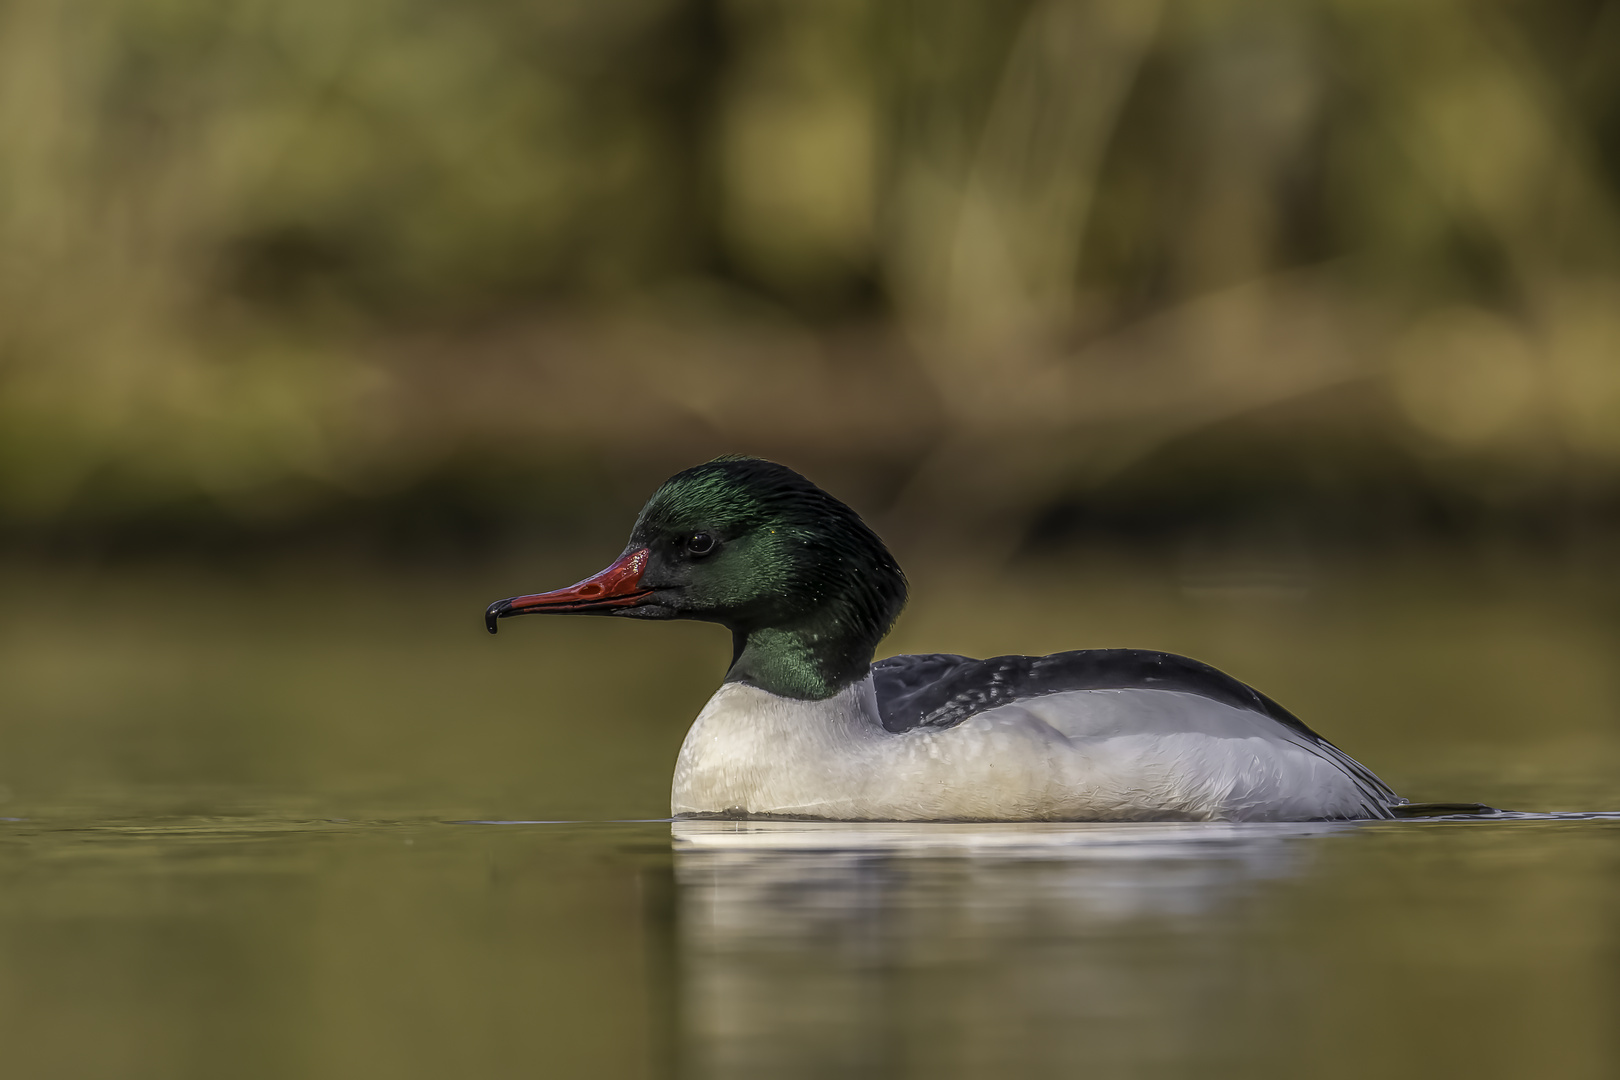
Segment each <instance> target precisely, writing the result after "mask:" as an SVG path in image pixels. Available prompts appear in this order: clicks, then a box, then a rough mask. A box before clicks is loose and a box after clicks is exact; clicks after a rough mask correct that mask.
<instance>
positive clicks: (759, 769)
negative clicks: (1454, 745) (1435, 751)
mask: <svg viewBox="0 0 1620 1080" xmlns="http://www.w3.org/2000/svg"><path fill="white" fill-rule="evenodd" d="M905 601H906V578H905V575H904V574H903V573H902V572H901V570H900V566H899V564H897V563H896V562H895V560H894V557H893V556H892V555H890V554H889V551H888V549H887V548H886V547H884V545H883V541H882V540H880V539H878V536H877V534H876V533H874V532H873V531H872V530H871V529H870V528H869V527H868V526H867V525H866V523H865V522H864V521H862V520H861V518H860V516H859V515H858V514H856V513H855V511H854V510H852V509H850V508H849V507H848V506H846V505H844V504H843V503H842V502H840V501H839V500H837V499H835V498H834V497H833V496H831V495H829V494H827V493H826V492H825V491H823V490H821V489H820V488H819V487H817V486H816V485H815V484H813V483H811V482H810V481H809V480H807V479H805V478H804V477H803V476H800V475H799V474H798V473H796V472H794V471H793V470H792V469H789V468H787V467H785V466H783V465H778V464H776V463H774V462H770V461H764V460H761V459H759V458H748V457H722V458H717V459H715V460H714V461H710V462H707V463H705V464H703V465H698V466H695V467H693V468H690V469H687V470H685V471H683V472H680V473H677V474H676V475H674V476H672V477H670V479H669V480H667V481H665V483H664V484H663V485H662V486H661V487H660V488H659V489H658V490H657V491H656V492H654V493H653V496H652V498H651V499H649V500H648V501H647V504H646V506H644V507H643V508H642V510H641V514H640V515H639V516H638V517H637V519H636V523H635V527H634V528H633V529H632V530H631V533H630V542H629V544H628V545H627V546H626V547H625V549H624V552H623V554H621V555H620V556H619V558H618V560H617V561H615V562H614V563H613V564H612V565H611V566H609V567H608V568H607V569H605V570H603V571H602V572H601V573H598V574H596V575H594V576H592V577H589V578H586V579H585V580H584V581H581V582H579V583H577V584H575V585H570V586H569V587H568V588H566V589H557V590H555V591H553V592H545V593H534V594H531V595H527V596H514V597H511V598H509V599H506V600H497V601H496V602H495V603H493V604H491V605H490V606H489V608H488V610H487V611H486V612H485V625H486V626H487V627H488V629H489V632H490V633H492V634H493V633H495V630H496V620H497V619H500V618H503V617H506V616H510V615H530V614H542V613H558V612H566V613H574V614H589V615H619V616H627V617H630V618H639V619H698V620H702V621H705V622H715V623H719V624H720V625H722V626H724V627H726V628H727V629H729V630H730V631H731V634H732V660H731V668H730V670H729V671H727V672H726V677H725V681H724V682H723V683H722V684H721V686H720V689H719V690H718V691H716V692H715V694H714V696H713V697H712V698H710V699H709V702H708V704H707V705H705V706H704V708H703V710H702V712H700V713H699V714H698V717H697V719H696V721H694V722H693V724H692V727H691V730H690V731H689V732H688V733H687V736H686V741H685V743H684V744H682V746H681V751H680V757H679V758H678V760H677V761H676V764H675V779H674V785H673V789H672V791H671V797H670V803H671V806H670V809H671V812H672V814H673V815H674V816H675V817H681V818H684V817H728V818H738V817H767V818H770V817H775V818H820V819H829V820H836V821H1144V820H1190V821H1306V820H1325V819H1359V818H1389V817H1393V816H1396V815H1397V814H1398V813H1400V811H1401V810H1403V809H1406V806H1405V804H1406V800H1405V799H1402V798H1400V797H1399V796H1397V795H1396V794H1395V793H1394V792H1393V791H1391V790H1390V789H1389V787H1388V786H1386V785H1385V784H1384V783H1383V781H1381V780H1379V779H1378V777H1376V776H1374V775H1373V774H1372V773H1371V772H1370V771H1368V770H1367V769H1366V768H1365V767H1363V766H1362V765H1360V764H1359V763H1358V762H1356V761H1354V760H1353V759H1352V758H1350V756H1349V755H1347V754H1345V753H1344V752H1343V751H1341V750H1340V749H1339V748H1338V747H1336V746H1334V745H1333V744H1332V743H1330V742H1328V741H1327V740H1326V739H1324V738H1322V737H1321V736H1320V735H1318V734H1316V733H1315V732H1314V731H1312V730H1311V729H1310V728H1308V727H1306V726H1305V724H1304V723H1302V722H1301V721H1300V720H1299V719H1298V718H1297V717H1295V716H1294V715H1293V714H1292V713H1290V712H1289V711H1288V710H1286V709H1284V708H1283V707H1282V706H1281V705H1278V704H1277V703H1276V702H1274V701H1272V700H1271V699H1270V698H1268V697H1266V696H1265V695H1264V694H1262V693H1260V692H1259V691H1257V690H1255V689H1253V688H1251V687H1249V686H1246V685H1245V684H1243V683H1241V682H1239V681H1238V680H1236V679H1234V678H1232V677H1231V676H1229V675H1227V674H1225V673H1223V672H1221V671H1217V670H1216V669H1215V668H1213V667H1210V666H1209V665H1208V664H1203V663H1200V662H1198V661H1197V660H1191V659H1188V658H1187V657H1184V656H1176V655H1174V654H1171V653H1163V652H1151V651H1146V650H1141V649H1084V650H1080V651H1076V652H1062V653H1054V654H1052V655H1050V656H997V657H992V658H990V659H988V660H975V659H971V658H969V657H965V656H954V655H948V654H931V655H920V656H891V657H889V658H887V659H884V660H879V661H878V662H877V663H875V664H874V663H873V662H872V656H873V653H874V652H875V650H876V648H877V645H878V642H879V641H881V640H882V638H883V636H884V635H885V634H887V633H888V631H889V628H890V627H891V626H892V625H893V624H894V621H895V618H896V617H897V616H898V615H899V614H900V609H901V608H902V607H903V606H904V605H905ZM1412 809H1416V808H1415V807H1413V808H1412Z"/></svg>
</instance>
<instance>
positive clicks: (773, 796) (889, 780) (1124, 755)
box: [671, 677, 1388, 821]
mask: <svg viewBox="0 0 1620 1080" xmlns="http://www.w3.org/2000/svg"><path fill="white" fill-rule="evenodd" d="M1341 759H1342V761H1343V762H1348V759H1346V758H1343V756H1342V755H1340V754H1338V753H1337V752H1336V751H1333V750H1331V749H1330V748H1327V747H1323V746H1320V745H1318V744H1316V743H1314V742H1313V741H1312V740H1310V739H1309V738H1308V737H1306V736H1304V735H1302V734H1300V733H1298V732H1296V731H1294V730H1293V729H1291V728H1288V727H1285V726H1284V725H1282V724H1279V723H1277V722H1276V721H1274V720H1271V719H1269V718H1268V717H1265V716H1261V715H1260V714H1258V713H1254V712H1250V711H1248V710H1245V709H1239V708H1235V707H1233V706H1230V705H1223V704H1221V703H1220V702H1218V701H1212V700H1210V699H1209V698H1206V697H1202V696H1200V695H1198V694H1190V693H1184V692H1181V691H1174V690H1073V691H1069V692H1067V693H1062V694H1052V695H1049V696H1046V697H1040V698H1033V699H1030V700H1028V701H1022V702H1018V703H1016V704H1013V705H1003V706H1001V707H1000V708H996V709H990V710H988V711H986V712H982V713H980V714H978V715H977V716H974V717H972V718H970V719H968V720H965V721H963V722H962V723H960V724H958V725H956V726H955V727H950V728H944V729H938V728H916V729H913V730H911V731H907V732H903V733H900V734H892V733H890V732H888V731H886V730H884V728H883V726H882V724H881V723H880V722H879V720H878V711H877V699H876V697H875V695H874V691H873V688H872V680H871V678H870V677H868V678H867V679H866V680H864V681H862V682H859V683H856V684H855V685H853V686H850V687H847V688H846V689H844V690H843V691H841V692H840V693H839V694H837V695H836V696H834V697H831V698H828V699H827V700H826V701H797V700H794V699H791V698H783V697H778V696H776V695H775V694H772V693H769V692H767V691H765V690H761V689H759V688H758V687H754V686H747V685H744V684H741V683H726V684H725V685H723V686H721V687H720V689H719V690H718V691H716V692H715V695H714V697H712V698H710V699H709V703H708V704H707V705H705V706H704V708H703V711H702V712H701V713H699V714H698V718H697V720H696V721H695V722H694V723H693V724H692V729H691V731H689V732H688V733H687V736H686V742H685V743H683V744H682V746H681V754H680V759H679V760H678V761H677V762H676V765H675V782H674V789H673V791H672V793H671V810H672V811H673V812H674V813H675V814H676V815H677V816H679V815H685V814H731V815H736V814H750V815H755V814H772V815H791V816H796V817H814V818H826V819H831V820H838V821H938V820H957V821H1145V820H1154V819H1157V820H1190V821H1305V820H1313V819H1323V818H1366V817H1387V816H1388V811H1387V810H1386V809H1385V807H1384V805H1383V803H1381V802H1380V801H1379V800H1378V798H1377V797H1376V796H1375V795H1374V794H1372V793H1370V792H1367V791H1365V790H1363V787H1362V786H1361V785H1358V784H1357V782H1356V780H1355V778H1354V777H1353V776H1352V775H1351V773H1350V772H1349V768H1351V767H1353V764H1351V765H1347V764H1343V763H1341Z"/></svg>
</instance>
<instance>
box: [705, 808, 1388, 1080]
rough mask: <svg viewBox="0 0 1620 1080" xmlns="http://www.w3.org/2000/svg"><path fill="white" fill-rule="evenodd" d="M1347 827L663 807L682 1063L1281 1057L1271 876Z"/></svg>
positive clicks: (1302, 988)
mask: <svg viewBox="0 0 1620 1080" xmlns="http://www.w3.org/2000/svg"><path fill="white" fill-rule="evenodd" d="M1357 827H1358V826H1356V825H1355V824H1351V823H1334V824H1328V823H1291V824H1276V825H1263V824H1208V823H1196V824H1194V823H1187V824H1182V823H1151V824H1148V823H1143V824H1105V825H1092V824H1047V825H1025V824H1010V825H970V824H962V825H946V824H926V825H917V824H912V825H906V824H840V823H822V822H759V821H749V822H736V821H677V822H676V823H675V825H674V827H673V828H674V846H675V853H676V854H675V863H676V865H675V873H676V881H677V885H678V888H679V896H680V906H679V912H680V916H679V918H680V962H681V982H682V988H681V989H682V993H681V1000H682V1006H681V1012H682V1017H681V1027H682V1029H683V1039H682V1041H683V1043H684V1046H683V1053H682V1058H683V1065H684V1068H683V1073H684V1074H689V1075H695V1076H704V1077H761V1076H771V1077H796V1076H907V1075H923V1074H927V1075H929V1076H980V1075H985V1076H989V1075H1019V1076H1041V1075H1058V1074H1062V1075H1078V1074H1079V1073H1078V1072H1077V1071H1076V1070H1081V1071H1084V1072H1085V1073H1086V1074H1087V1075H1110V1074H1114V1073H1130V1074H1132V1075H1137V1074H1140V1073H1141V1071H1142V1070H1143V1069H1144V1068H1145V1069H1147V1070H1148V1071H1149V1072H1152V1071H1155V1070H1157V1069H1159V1068H1175V1069H1179V1068H1182V1067H1187V1066H1201V1067H1204V1068H1206V1069H1214V1070H1215V1071H1216V1072H1223V1071H1226V1070H1232V1071H1233V1072H1234V1073H1236V1072H1242V1071H1247V1070H1253V1069H1255V1068H1257V1067H1258V1068H1262V1069H1263V1070H1265V1067H1266V1066H1268V1065H1272V1066H1276V1067H1277V1068H1279V1069H1281V1068H1283V1067H1284V1066H1285V1064H1286V1062H1285V1059H1286V1058H1287V1057H1288V1056H1289V1040H1288V1038H1287V1036H1286V1032H1287V1030H1288V1028H1289V1023H1288V1018H1289V1016H1290V1015H1291V1013H1292V1012H1293V1010H1294V1007H1295V1006H1294V1002H1295V1001H1297V1000H1298V999H1299V996H1300V995H1302V994H1304V993H1307V992H1308V985H1307V984H1308V981H1309V972H1307V971H1304V970H1301V967H1300V965H1299V964H1298V962H1297V961H1295V960H1294V959H1291V955H1290V952H1291V951H1290V949H1289V948H1288V947H1287V935H1286V932H1282V933H1279V932H1278V931H1277V929H1276V927H1277V922H1278V920H1276V919H1275V918H1274V916H1275V914H1276V911H1277V907H1278V904H1277V903H1276V901H1275V894H1276V893H1277V892H1278V888H1277V886H1278V883H1280V882H1281V881H1283V880H1284V879H1287V878H1290V877H1291V876H1294V875H1296V874H1298V873H1299V872H1300V871H1301V870H1302V869H1303V868H1304V867H1305V865H1306V864H1307V863H1308V862H1309V861H1310V860H1311V858H1312V849H1313V848H1314V847H1315V845H1313V844H1311V843H1309V842H1308V840H1309V838H1312V837H1321V836H1327V835H1331V834H1334V833H1342V832H1344V831H1346V830H1353V829H1355V828H1357ZM1284 922H1286V920H1284ZM1265 1071H1269V1070H1265Z"/></svg>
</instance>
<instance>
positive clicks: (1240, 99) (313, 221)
mask: <svg viewBox="0 0 1620 1080" xmlns="http://www.w3.org/2000/svg"><path fill="white" fill-rule="evenodd" d="M1617 193H1620V4H1616V3H1614V2H1613V0H1608V2H1604V0H1543V2H1541V3H1533V4H1532V3H1526V2H1523V0H1487V2H1466V3H1465V2H1462V0H1431V2H1426V3H1422V4H1410V3H1394V2H1380V0H1308V2H1299V0H1291V2H1283V0H1185V2H1155V0H1045V2H1022V3H993V2H990V0H932V2H928V3H923V2H921V0H893V2H889V3H876V2H862V0H820V2H817V3H788V2H785V0H729V2H721V0H595V2H592V3H585V2H582V0H546V2H543V3H527V4H519V3H510V2H507V0H472V2H468V3H462V4H457V5H444V4H428V3H422V2H420V0H353V2H348V3H343V4H333V3H329V2H317V0H283V2H281V3H276V4H266V3H253V2H244V3H233V4H210V3H201V2H198V0H120V2H112V0H90V2H85V3H79V4H72V5H69V4H64V3H61V2H60V0H14V2H13V3H10V4H7V5H5V7H4V8H3V9H0V520H4V521H5V522H8V523H9V525H10V527H11V528H12V529H13V530H18V529H20V530H24V531H26V530H29V529H46V530H47V531H48V530H49V529H51V528H55V527H58V526H60V525H61V523H63V522H74V521H79V522H90V523H92V524H93V525H95V527H97V528H104V529H108V530H112V531H114V532H116V531H117V530H119V529H121V528H124V527H126V526H127V525H128V523H129V522H131V521H134V520H137V519H144V518H150V517H151V516H153V515H158V516H162V515H165V514H168V515H181V516H182V517H183V516H184V514H186V513H191V512H193V511H195V510H196V509H197V508H198V507H201V508H204V510H205V511H206V513H207V514H211V515H214V516H215V517H219V518H221V519H224V520H229V521H235V522H239V523H246V526H247V527H249V528H258V527H260V526H264V525H265V523H272V524H274V523H283V524H284V523H286V522H297V521H301V520H313V519H314V518H316V517H319V516H320V515H321V514H329V513H330V512H331V508H332V507H334V506H345V505H362V506H363V505H368V504H375V503H377V501H378V500H384V501H386V500H387V499H388V498H391V497H393V495H395V494H398V493H401V492H405V493H409V492H420V491H424V490H425V491H434V492H438V493H439V496H445V493H446V492H449V493H451V494H450V495H449V496H447V497H448V498H449V501H450V502H451V503H454V504H456V505H462V504H467V505H485V504H488V505H496V504H499V503H502V502H503V501H505V500H507V499H509V498H511V497H513V496H514V495H515V496H516V497H518V498H529V499H539V498H543V497H548V496H549V497H553V498H555V497H557V496H558V495H559V493H566V492H569V491H572V490H574V489H575V488H577V487H578V486H579V485H580V484H582V483H584V482H587V481H594V480H596V479H599V478H600V477H602V476H604V475H606V476H626V477H633V478H635V483H629V482H628V481H627V482H626V483H625V485H624V491H622V492H621V491H620V490H619V489H617V488H615V489H613V490H612V495H611V498H609V499H608V501H610V502H615V505H616V504H617V502H623V501H633V498H634V497H639V494H640V487H641V485H642V483H643V482H644V481H645V480H646V479H647V478H649V477H652V476H654V475H656V474H658V473H661V472H663V471H664V470H666V469H669V468H674V467H678V466H680V465H682V464H686V463H688V462H689V461H691V460H692V459H693V458H695V457H700V456H702V455H705V454H708V453H713V452H720V451H732V450H748V451H754V452H761V453H766V454H771V455H775V456H779V457H783V458H785V459H787V460H789V461H791V462H793V463H795V464H798V465H800V466H801V467H806V468H812V469H819V470H822V472H821V473H820V474H819V475H821V476H823V478H827V477H831V478H833V479H836V480H840V481H842V482H843V483H845V484H846V485H848V486H849V488H850V489H851V491H852V493H853V494H854V495H856V496H857V497H858V498H860V499H862V500H864V505H866V506H868V507H872V508H878V509H882V508H887V511H888V512H889V514H890V515H891V517H892V518H893V520H894V521H897V522H902V523H904V522H913V523H921V524H923V525H930V524H936V523H942V522H948V523H952V524H955V525H964V524H973V523H983V522H993V523H995V529H996V530H998V531H999V532H1000V533H1005V534H1007V535H1026V534H1027V533H1028V532H1029V531H1030V530H1031V529H1032V528H1035V527H1036V525H1037V523H1038V522H1039V521H1041V520H1055V519H1053V518H1052V516H1051V515H1052V510H1053V508H1054V507H1061V506H1071V507H1072V506H1075V505H1080V506H1088V505H1094V504H1097V500H1098V499H1103V501H1104V502H1106V498H1104V495H1100V494H1099V493H1104V494H1106V492H1108V491H1109V490H1111V489H1124V490H1132V491H1146V490H1150V489H1151V491H1152V492H1153V495H1152V499H1153V500H1155V505H1168V506H1172V507H1173V506H1180V505H1193V504H1194V503H1196V502H1197V500H1198V498H1200V497H1201V496H1203V495H1207V494H1208V492H1209V491H1211V490H1215V489H1222V487H1223V485H1225V486H1226V487H1233V486H1234V485H1235V488H1243V487H1244V485H1246V484H1250V483H1251V480H1252V477H1254V476H1255V475H1262V476H1271V475H1273V474H1276V475H1283V476H1284V479H1283V480H1281V481H1277V482H1276V483H1272V482H1271V481H1269V480H1268V481H1264V482H1263V483H1261V487H1265V486H1266V485H1267V484H1271V486H1272V487H1274V488H1277V490H1279V491H1281V492H1282V495H1280V496H1278V497H1279V498H1282V499H1283V501H1285V502H1286V501H1289V500H1294V501H1298V500H1299V499H1305V500H1307V501H1308V500H1309V499H1311V498H1315V497H1317V496H1320V497H1321V499H1323V500H1325V501H1326V502H1328V503H1334V504H1336V505H1342V506H1351V507H1352V509H1353V510H1354V512H1355V513H1357V514H1361V513H1363V512H1365V513H1368V514H1373V515H1374V516H1376V514H1377V513H1380V512H1381V511H1379V510H1378V509H1377V508H1378V507H1380V506H1385V505H1386V503H1387V500H1386V502H1380V501H1379V499H1378V498H1376V497H1370V496H1367V495H1366V493H1367V492H1368V491H1372V492H1374V493H1376V492H1380V491H1388V490H1395V489H1401V490H1405V489H1409V488H1414V487H1415V488H1417V489H1421V490H1422V491H1424V492H1428V493H1431V495H1432V493H1435V492H1438V493H1440V495H1441V496H1442V497H1450V495H1453V494H1454V495H1456V496H1457V497H1458V498H1464V499H1469V500H1474V501H1483V502H1485V503H1493V502H1494V503H1504V504H1508V505H1516V506H1541V505H1544V504H1545V503H1546V502H1547V501H1548V500H1551V501H1553V502H1556V503H1558V504H1559V505H1580V506H1600V505H1603V506H1606V505H1611V504H1613V503H1614V502H1615V494H1614V493H1615V492H1616V491H1617V490H1620V205H1617ZM1256 431H1260V432H1262V435H1260V436H1256V435H1255V434H1254V433H1255V432H1256ZM1266 432H1269V433H1270V434H1265V433H1266ZM1256 438H1258V439H1259V442H1258V444H1257V445H1260V446H1261V448H1262V449H1261V450H1260V451H1259V452H1257V453H1249V454H1247V456H1246V457H1245V456H1244V454H1243V453H1236V452H1230V448H1231V447H1232V446H1239V445H1246V443H1245V440H1248V442H1249V443H1254V441H1255V439H1256ZM1178 455H1179V456H1178ZM1188 459H1191V460H1194V461H1196V462H1199V463H1201V464H1200V466H1199V468H1197V469H1192V470H1190V471H1189V469H1188V468H1187V467H1186V464H1185V462H1186V461H1187V460H1188ZM1177 462H1181V464H1177ZM1212 462H1213V464H1211V463H1212ZM1223 463H1224V464H1223ZM1301 463H1303V464H1301ZM1290 470H1291V471H1290ZM503 477H506V478H508V479H502V478H503ZM514 477H515V479H511V478H514ZM491 478H494V479H491ZM480 485H482V486H480ZM1212 485H1213V486H1212ZM1279 485H1280V486H1279ZM439 496H435V498H439ZM597 497H598V498H600V497H601V496H597ZM443 501H444V500H443V498H440V502H441V503H442V502H443ZM187 508H190V509H189V510H188V509H187ZM965 508H972V509H971V511H969V510H967V509H965ZM1396 516H1397V517H1399V515H1396ZM1401 520H1403V521H1405V520H1407V519H1405V518H1402V519H1401Z"/></svg>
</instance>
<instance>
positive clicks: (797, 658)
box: [726, 603, 887, 701]
mask: <svg viewBox="0 0 1620 1080" xmlns="http://www.w3.org/2000/svg"><path fill="white" fill-rule="evenodd" d="M851 614H852V613H850V612H848V611H846V610H844V608H843V605H841V604H836V603H835V604H832V605H829V607H828V608H827V609H826V610H824V611H820V612H817V613H815V614H814V615H811V616H808V617H806V618H805V619H803V620H801V621H799V622H795V623H790V624H787V625H782V626H768V627H755V628H752V629H740V628H733V629H732V632H731V640H732V661H731V670H730V671H728V672H726V681H727V682H741V683H747V684H749V685H751V686H757V687H759V688H760V689H761V690H767V691H769V692H770V693H773V694H775V695H777V696H778V697H786V698H797V699H799V700H801V701H824V700H826V699H827V698H830V697H832V696H833V695H835V694H837V693H838V692H839V691H840V690H843V689H844V688H845V687H847V686H849V685H851V684H853V683H857V682H859V681H860V680H862V679H864V678H866V676H867V674H868V672H869V671H870V670H871V666H872V653H873V652H874V651H875V650H876V649H877V643H878V641H879V640H880V639H881V638H882V636H883V632H882V631H883V630H886V629H887V627H886V626H885V627H883V628H882V629H877V628H870V627H866V626H863V625H862V624H863V620H859V619H856V618H852V617H851Z"/></svg>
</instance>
